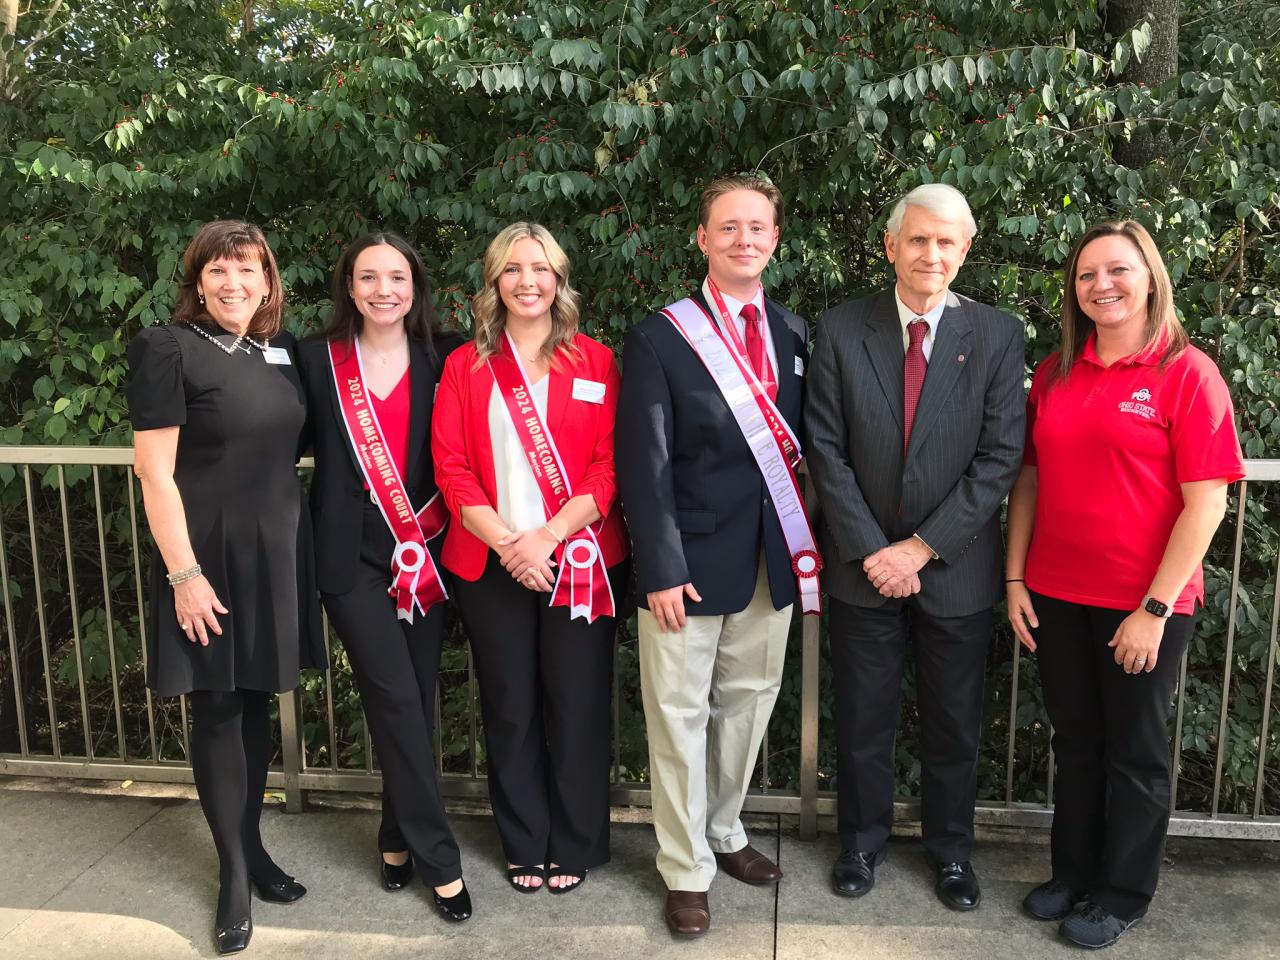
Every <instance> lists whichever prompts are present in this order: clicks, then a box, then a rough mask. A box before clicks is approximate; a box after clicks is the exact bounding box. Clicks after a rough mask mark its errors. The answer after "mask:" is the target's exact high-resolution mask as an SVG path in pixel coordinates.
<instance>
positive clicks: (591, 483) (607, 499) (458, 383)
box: [431, 333, 627, 592]
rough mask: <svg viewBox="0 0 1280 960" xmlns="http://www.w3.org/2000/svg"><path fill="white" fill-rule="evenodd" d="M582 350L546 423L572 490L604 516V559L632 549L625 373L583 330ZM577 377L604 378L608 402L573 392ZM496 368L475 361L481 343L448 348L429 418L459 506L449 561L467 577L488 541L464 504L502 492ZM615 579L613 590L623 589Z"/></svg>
mask: <svg viewBox="0 0 1280 960" xmlns="http://www.w3.org/2000/svg"><path fill="white" fill-rule="evenodd" d="M573 345H574V346H575V347H577V348H578V351H579V356H578V357H577V358H576V359H573V358H571V357H569V356H566V355H565V354H564V353H561V354H560V355H559V356H558V357H557V358H556V365H555V366H553V367H552V369H551V373H550V374H548V376H550V377H551V382H550V383H549V384H548V385H547V418H546V427H547V431H548V432H549V433H550V434H551V436H552V437H553V438H554V439H555V443H556V449H557V450H559V451H560V456H561V457H563V458H564V471H565V476H566V477H567V478H568V480H569V485H570V487H571V488H572V490H573V495H574V496H575V497H576V496H580V495H582V494H590V495H591V496H592V497H594V498H595V501H596V509H598V510H599V511H600V515H601V516H602V517H604V524H603V526H602V528H601V530H600V534H599V537H598V539H599V541H600V550H601V552H602V553H603V554H604V562H605V566H607V567H612V566H613V565H614V564H616V563H620V562H621V561H622V560H624V559H625V558H626V556H627V536H626V531H625V530H624V529H623V525H622V511H621V510H620V509H618V507H617V498H618V490H617V483H616V480H615V476H614V469H613V426H614V419H615V415H616V413H617V409H618V389H619V387H620V385H621V378H620V377H619V375H618V364H617V361H616V360H614V357H613V351H612V350H610V349H609V348H608V347H606V346H605V345H604V344H602V343H599V342H598V341H596V340H592V339H591V338H590V337H588V336H586V335H585V334H582V333H579V334H578V335H577V336H575V337H574V339H573ZM575 378H582V379H584V380H594V381H596V382H598V383H603V384H604V385H605V387H604V402H603V403H592V402H590V401H587V400H575V399H573V381H574V379H575ZM492 391H493V374H492V373H490V372H489V368H488V366H487V365H485V364H481V365H480V366H478V367H477V366H476V346H475V343H474V342H472V343H467V344H465V345H464V346H461V347H459V348H458V349H457V350H455V351H453V353H451V354H449V359H448V360H446V361H445V364H444V372H443V373H442V374H441V375H440V388H439V390H438V391H437V392H436V401H435V412H434V414H433V416H432V418H431V451H432V455H433V456H434V458H435V466H436V484H437V485H438V486H439V487H440V492H441V493H442V494H443V495H444V502H445V505H446V506H447V507H448V508H449V512H450V513H452V514H453V518H454V522H453V523H451V524H449V532H448V533H447V534H445V539H444V552H443V555H442V557H443V561H444V565H445V567H446V568H447V569H448V570H449V571H450V572H452V573H453V574H454V575H455V576H458V577H461V578H462V579H463V580H478V579H479V578H480V574H481V573H483V572H484V567H485V563H486V562H487V561H488V554H489V547H488V546H487V545H486V544H485V542H484V541H483V540H481V539H480V538H479V537H477V536H475V535H474V534H473V533H471V532H470V531H469V530H466V529H464V528H463V526H462V508H463V507H472V506H482V505H487V506H490V507H492V506H493V505H494V503H495V502H496V501H497V499H498V495H497V480H496V478H495V477H494V473H493V440H492V438H491V437H490V436H489V397H490V395H491V393H492ZM618 586H619V585H617V584H615V585H614V589H615V592H616V590H617V589H618Z"/></svg>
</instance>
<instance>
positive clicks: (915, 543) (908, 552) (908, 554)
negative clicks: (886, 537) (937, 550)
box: [862, 537, 933, 597]
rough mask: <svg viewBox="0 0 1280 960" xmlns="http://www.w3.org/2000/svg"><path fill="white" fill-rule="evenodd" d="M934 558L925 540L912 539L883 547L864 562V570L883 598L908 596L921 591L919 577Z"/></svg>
mask: <svg viewBox="0 0 1280 960" xmlns="http://www.w3.org/2000/svg"><path fill="white" fill-rule="evenodd" d="M932 559H933V555H932V554H931V553H930V552H929V548H928V547H926V546H925V545H924V542H923V541H922V540H919V539H917V538H916V537H909V538H908V539H906V540H899V541H898V542H897V543H891V544H889V546H887V547H881V548H880V549H879V550H877V551H876V552H875V553H873V554H871V556H869V557H867V559H865V560H863V561H862V569H863V570H864V571H865V572H866V574H867V579H868V580H869V581H871V585H872V586H873V587H875V588H876V589H877V590H878V591H880V594H881V596H885V597H909V596H911V594H913V593H919V592H920V578H919V577H918V576H916V574H918V573H919V572H920V570H921V569H922V568H923V567H924V565H925V564H926V563H928V562H929V561H930V560H932Z"/></svg>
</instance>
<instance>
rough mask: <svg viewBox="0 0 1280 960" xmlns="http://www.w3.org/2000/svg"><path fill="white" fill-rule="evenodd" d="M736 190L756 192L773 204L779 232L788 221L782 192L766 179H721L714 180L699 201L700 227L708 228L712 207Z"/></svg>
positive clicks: (748, 177) (749, 177) (752, 177)
mask: <svg viewBox="0 0 1280 960" xmlns="http://www.w3.org/2000/svg"><path fill="white" fill-rule="evenodd" d="M734 190H754V191H755V192H756V193H758V194H760V195H761V196H763V197H764V198H765V199H766V200H768V201H769V202H770V203H771V204H773V225H774V226H775V227H777V228H778V229H779V230H781V229H782V223H783V221H784V220H785V219H786V204H785V203H784V201H783V199H782V191H780V190H779V189H778V188H777V187H775V186H774V185H773V184H772V183H771V182H769V181H768V180H766V179H765V178H764V177H757V176H746V177H721V178H720V179H719V180H713V181H712V182H711V183H709V184H708V185H707V188H706V189H705V190H703V191H702V199H701V200H699V201H698V226H700V227H706V225H707V223H708V221H710V219H711V205H712V204H713V203H715V202H716V201H717V200H719V199H720V198H721V197H723V196H724V195H725V194H726V193H732V192H733V191H734Z"/></svg>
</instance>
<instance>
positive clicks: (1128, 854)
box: [1031, 593, 1196, 920]
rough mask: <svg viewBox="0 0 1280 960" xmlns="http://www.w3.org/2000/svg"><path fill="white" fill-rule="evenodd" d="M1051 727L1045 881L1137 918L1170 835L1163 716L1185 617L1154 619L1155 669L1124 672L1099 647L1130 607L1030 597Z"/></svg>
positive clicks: (1190, 622)
mask: <svg viewBox="0 0 1280 960" xmlns="http://www.w3.org/2000/svg"><path fill="white" fill-rule="evenodd" d="M1031 602H1032V604H1033V605H1034V606H1035V610H1036V618H1037V619H1038V620H1039V621H1040V626H1039V628H1037V629H1035V630H1033V631H1032V635H1033V636H1034V637H1035V641H1036V659H1037V661H1039V664H1040V683H1041V685H1042V687H1043V689H1044V701H1045V707H1046V708H1047V709H1048V711H1049V720H1050V722H1051V723H1052V724H1053V756H1054V760H1055V761H1056V764H1057V767H1056V773H1057V775H1056V777H1055V779H1054V785H1055V791H1054V798H1053V799H1054V808H1053V835H1052V841H1051V850H1052V857H1053V876H1054V879H1056V880H1059V881H1061V882H1062V883H1065V884H1067V885H1068V886H1070V887H1073V888H1074V889H1076V890H1083V891H1088V893H1089V898H1090V899H1091V900H1092V901H1094V902H1095V903H1097V904H1098V905H1099V906H1101V907H1102V908H1103V909H1104V910H1106V911H1108V912H1109V913H1112V914H1114V915H1115V916H1117V917H1120V918H1122V919H1125V920H1132V919H1134V918H1136V917H1141V916H1142V915H1143V914H1145V913H1146V912H1147V907H1148V905H1149V904H1150V903H1151V898H1152V897H1153V896H1154V895H1155V892H1156V882H1157V880H1158V879H1159V876H1160V862H1161V860H1162V859H1163V858H1164V841H1165V835H1166V833H1167V832H1168V829H1169V799H1170V796H1169V791H1170V789H1171V786H1172V756H1171V750H1170V746H1169V713H1170V710H1171V708H1172V702H1173V691H1174V687H1175V686H1176V685H1177V682H1178V667H1179V664H1180V663H1181V661H1182V655H1183V653H1184V652H1185V651H1186V649H1187V643H1188V641H1189V640H1190V639H1191V634H1192V632H1193V631H1194V629H1195V619H1196V618H1195V615H1193V614H1174V615H1173V616H1172V617H1170V618H1169V621H1168V622H1167V623H1166V624H1165V628H1164V638H1163V639H1162V640H1161V641H1160V654H1159V657H1158V659H1157V660H1156V666H1155V669H1154V670H1152V671H1151V672H1150V673H1146V672H1143V673H1135V674H1128V673H1125V672H1124V668H1123V667H1121V666H1120V665H1119V664H1118V663H1116V662H1115V650H1114V648H1112V647H1109V646H1107V644H1108V643H1109V642H1110V641H1111V639H1112V637H1114V636H1115V632H1116V629H1117V628H1118V627H1119V626H1120V623H1121V621H1122V620H1124V618H1125V617H1127V616H1129V614H1131V613H1132V612H1133V611H1132V610H1109V609H1106V608H1104V607H1092V606H1085V605H1084V604H1079V603H1072V602H1070V601H1066V600H1058V599H1055V598H1053V597H1046V596H1044V595H1042V594H1039V593H1032V594H1031Z"/></svg>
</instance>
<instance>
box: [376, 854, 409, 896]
mask: <svg viewBox="0 0 1280 960" xmlns="http://www.w3.org/2000/svg"><path fill="white" fill-rule="evenodd" d="M412 879H413V857H412V856H411V857H409V859H407V860H406V861H405V862H404V863H402V864H399V865H398V866H397V865H396V864H394V863H387V861H386V860H383V861H382V889H383V890H392V891H395V890H403V889H404V888H405V887H407V886H408V885H409V881H410V880H412Z"/></svg>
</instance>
